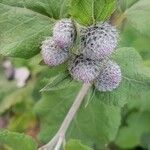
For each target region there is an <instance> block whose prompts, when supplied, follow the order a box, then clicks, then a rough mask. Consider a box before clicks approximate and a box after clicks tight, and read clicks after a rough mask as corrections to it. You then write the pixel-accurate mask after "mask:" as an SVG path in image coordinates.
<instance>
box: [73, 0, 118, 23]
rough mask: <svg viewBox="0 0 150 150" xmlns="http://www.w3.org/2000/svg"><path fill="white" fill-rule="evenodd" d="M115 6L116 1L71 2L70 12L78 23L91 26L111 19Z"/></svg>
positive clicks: (77, 0) (78, 0) (85, 0)
mask: <svg viewBox="0 0 150 150" xmlns="http://www.w3.org/2000/svg"><path fill="white" fill-rule="evenodd" d="M115 6H116V1H115V0H71V8H70V12H71V15H72V16H73V18H74V19H75V20H77V22H79V23H81V24H83V25H90V24H93V23H95V22H96V21H104V20H106V19H107V18H108V17H110V15H111V14H112V13H113V11H114V10H115Z"/></svg>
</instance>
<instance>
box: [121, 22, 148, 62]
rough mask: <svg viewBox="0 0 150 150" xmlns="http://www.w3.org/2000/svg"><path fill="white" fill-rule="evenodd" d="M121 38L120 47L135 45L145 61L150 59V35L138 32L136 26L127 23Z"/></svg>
mask: <svg viewBox="0 0 150 150" xmlns="http://www.w3.org/2000/svg"><path fill="white" fill-rule="evenodd" d="M120 39H121V40H120V43H119V46H120V47H134V48H135V49H136V50H137V51H138V52H139V53H140V54H141V56H142V58H143V59H144V61H145V60H149V58H150V53H149V49H150V44H149V41H150V37H147V36H145V35H143V34H141V33H140V32H137V30H136V29H135V28H133V27H132V26H131V25H130V24H129V23H127V24H126V25H125V27H124V30H123V31H122V33H121V38H120Z"/></svg>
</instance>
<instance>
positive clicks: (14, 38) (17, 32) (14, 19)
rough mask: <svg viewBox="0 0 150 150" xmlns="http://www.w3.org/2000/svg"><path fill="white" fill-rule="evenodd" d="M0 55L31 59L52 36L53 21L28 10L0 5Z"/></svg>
mask: <svg viewBox="0 0 150 150" xmlns="http://www.w3.org/2000/svg"><path fill="white" fill-rule="evenodd" d="M0 13H1V15H0V35H1V39H0V54H2V55H4V56H13V57H21V58H30V57H32V56H34V55H36V54H38V53H39V51H40V45H41V42H42V41H43V40H44V39H45V37H46V36H50V35H51V28H52V24H53V23H54V21H53V20H51V19H50V18H48V17H46V16H43V15H41V14H39V13H36V12H33V11H31V10H29V9H26V8H19V7H12V6H8V5H4V4H2V3H0Z"/></svg>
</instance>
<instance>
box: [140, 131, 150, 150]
mask: <svg viewBox="0 0 150 150" xmlns="http://www.w3.org/2000/svg"><path fill="white" fill-rule="evenodd" d="M140 141H141V142H140V143H141V144H140V145H141V146H142V147H143V148H145V149H148V150H149V149H150V142H149V141H150V132H149V133H144V134H143V135H142V136H141V140H140Z"/></svg>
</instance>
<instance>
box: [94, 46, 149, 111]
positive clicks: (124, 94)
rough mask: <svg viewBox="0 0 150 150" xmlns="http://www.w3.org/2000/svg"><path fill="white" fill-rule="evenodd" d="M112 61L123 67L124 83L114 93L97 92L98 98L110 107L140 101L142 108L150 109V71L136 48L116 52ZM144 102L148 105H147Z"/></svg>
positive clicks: (121, 49)
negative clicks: (143, 63) (149, 100)
mask: <svg viewBox="0 0 150 150" xmlns="http://www.w3.org/2000/svg"><path fill="white" fill-rule="evenodd" d="M112 59H113V60H115V61H116V62H117V63H118V64H119V66H120V67H121V72H122V82H121V84H120V85H119V87H118V88H117V89H115V90H113V91H112V92H99V91H97V92H96V96H97V98H98V99H99V100H101V101H103V102H104V103H107V104H109V105H116V106H120V107H123V106H124V105H125V104H126V103H133V102H135V103H136V102H137V101H139V102H140V107H141V108H143V109H144V107H147V108H148V107H149V108H150V105H149V104H148V99H147V97H148V96H150V93H149V87H150V76H149V71H150V70H149V69H147V68H145V67H144V66H143V65H142V58H141V56H140V55H139V54H138V52H136V50H135V49H134V48H127V47H126V48H120V49H118V50H116V52H115V53H114V55H113V57H112ZM144 102H146V104H148V105H145V104H144ZM142 103H143V104H142ZM136 104H137V103H136ZM132 105H133V104H132ZM130 107H131V106H130Z"/></svg>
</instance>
